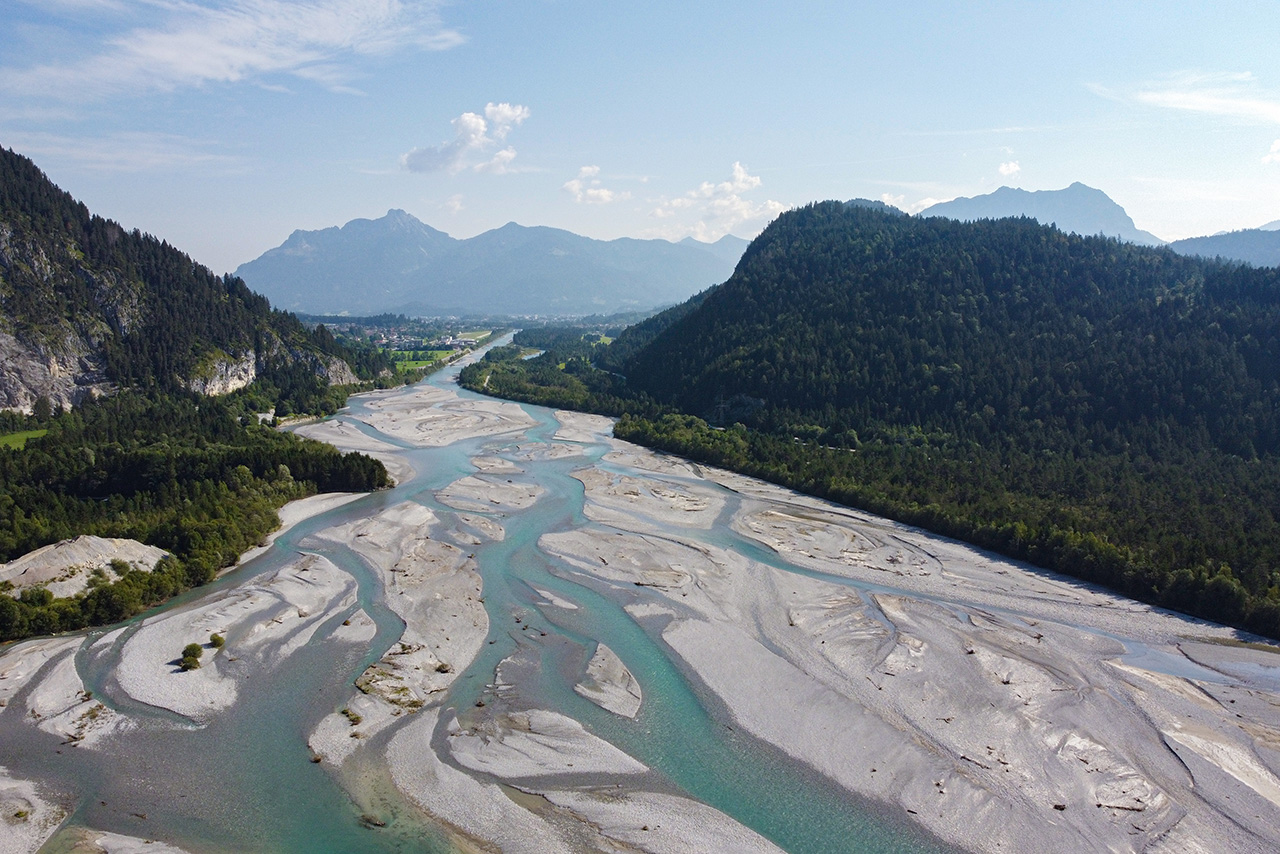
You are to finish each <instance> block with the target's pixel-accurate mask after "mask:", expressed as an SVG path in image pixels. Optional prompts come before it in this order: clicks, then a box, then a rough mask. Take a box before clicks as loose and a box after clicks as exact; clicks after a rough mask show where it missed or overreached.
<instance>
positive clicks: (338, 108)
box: [0, 0, 1280, 270]
mask: <svg viewBox="0 0 1280 854" xmlns="http://www.w3.org/2000/svg"><path fill="white" fill-rule="evenodd" d="M6 18H7V23H8V24H9V26H7V27H6V28H4V31H3V32H2V33H0V49H2V50H3V55H4V59H3V60H2V61H0V69H2V70H3V74H0V144H3V145H5V146H8V147H11V148H13V149H15V150H17V151H19V152H20V153H22V154H25V155H27V156H29V157H31V158H33V159H34V160H35V161H36V162H37V163H38V164H39V165H40V166H41V168H43V169H44V170H45V171H46V172H47V173H48V174H49V176H50V177H51V178H52V179H53V180H54V181H55V182H56V183H58V184H59V185H60V186H62V187H63V188H64V189H66V190H67V191H69V192H71V193H72V194H73V195H74V196H76V197H77V198H79V199H82V200H84V202H85V203H86V204H87V205H88V206H89V207H90V209H91V210H93V211H95V212H97V213H101V214H102V215H104V216H108V217H112V218H115V219H118V220H120V221H121V222H123V223H125V224H127V225H129V226H131V227H137V228H140V229H143V230H145V231H150V232H152V233H155V234H159V235H162V236H164V237H165V239H167V240H169V241H170V242H172V243H174V244H175V245H178V246H180V247H182V248H183V249H184V250H186V251H188V252H190V253H191V254H192V255H193V256H194V257H196V258H197V259H198V260H200V261H202V262H203V263H206V264H209V265H210V266H212V267H214V268H215V269H218V270H231V269H234V268H235V267H237V266H238V265H239V264H241V263H244V262H246V261H248V260H250V259H252V258H255V257H257V256H258V255H260V254H261V253H262V252H264V251H266V250H267V249H270V248H272V247H274V246H277V245H279V244H280V243H281V242H282V241H283V240H284V239H286V238H287V237H288V235H289V234H290V233H292V232H293V231H294V230H297V229H305V230H313V229H320V228H327V227H330V226H334V225H341V224H343V223H346V222H348V221H350V220H352V219H356V218H368V219H376V218H377V217H379V216H382V215H383V214H384V213H385V212H386V211H387V210H389V209H392V208H400V209H403V210H405V211H407V212H409V213H411V214H413V215H414V216H415V217H417V218H418V219H420V220H422V221H423V222H426V223H428V224H430V225H431V226H433V227H435V228H439V229H440V230H442V231H446V232H448V233H449V234H451V235H454V236H458V237H462V238H466V237H471V236H474V235H476V234H479V233H481V232H484V231H487V230H489V229H492V228H496V227H500V226H501V225H502V224H504V223H507V222H510V221H515V222H519V223H521V224H524V225H530V226H550V227H555V228H562V229H566V230H569V231H572V232H575V233H577V234H582V235H584V236H587V237H593V238H597V239H605V240H608V239H614V238H618V237H637V238H652V237H661V238H666V239H669V240H677V241H678V240H680V239H682V238H684V237H688V236H692V237H695V238H697V239H700V240H706V241H713V240H715V239H717V238H718V237H721V236H723V235H724V234H734V235H737V236H739V237H744V238H750V237H752V236H754V235H755V234H756V233H758V232H759V230H760V229H761V228H763V226H764V225H765V224H766V223H767V222H768V221H769V220H770V219H771V218H772V217H773V216H775V215H776V214H777V213H778V212H780V211H781V210H783V209H786V208H790V207H794V206H797V205H802V204H806V203H808V202H811V201H817V200H821V199H850V198H855V197H863V198H869V199H879V200H882V201H886V202H889V203H891V204H895V205H897V206H899V207H901V208H903V209H904V210H907V211H910V212H916V211H919V210H922V209H924V208H925V207H927V206H928V205H929V204H931V203H934V202H937V201H944V200H948V199H952V198H956V197H960V196H969V197H972V196H976V195H982V194H985V193H989V192H991V191H993V190H995V189H996V188H998V187H1000V186H1003V185H1008V186H1013V187H1019V188H1022V189H1027V190H1045V189H1060V188H1063V187H1066V186H1068V185H1069V184H1071V183H1073V182H1076V181H1079V182H1082V183H1084V184H1087V185H1088V186H1090V187H1095V188H1097V189H1100V190H1102V191H1103V192H1105V193H1106V194H1107V195H1108V196H1110V197H1111V198H1112V199H1114V200H1115V201H1116V202H1117V203H1118V204H1120V205H1121V206H1122V207H1124V208H1125V210H1126V211H1127V212H1128V213H1129V215H1130V216H1131V217H1132V218H1133V220H1134V222H1135V223H1136V225H1137V227H1138V228H1140V229H1144V230H1147V231H1150V232H1152V233H1154V234H1156V235H1157V236H1159V237H1160V238H1163V239H1165V240H1177V239H1180V238H1185V237H1193V236H1200V235H1208V234H1214V233H1216V232H1220V231H1231V230H1236V229H1241V228H1256V227H1258V226H1259V225H1261V224H1263V223H1267V222H1270V221H1273V220H1275V219H1276V218H1277V217H1280V201H1278V200H1280V59H1278V58H1277V57H1276V55H1275V52H1274V50H1273V49H1272V46H1273V45H1274V44H1275V43H1276V41H1277V40H1278V37H1280V23H1277V20H1276V17H1275V16H1274V15H1263V14H1260V12H1259V7H1257V6H1256V5H1252V4H1245V3H1237V4H1225V5H1219V6H1215V7H1214V8H1213V9H1211V10H1210V9H1192V8H1179V7H1173V8H1161V9H1159V10H1152V9H1151V8H1149V7H1137V6H1135V7H1118V8H1117V7H1114V6H1112V5H1103V4H1100V3H1071V4H1068V5H1063V6H1054V7H1046V6H1040V5H1034V6H1032V5H1020V4H995V5H989V6H984V7H982V8H980V9H976V10H975V9H970V8H956V7H953V6H951V5H949V4H943V3H928V4H923V5H916V6H913V7H911V8H909V9H907V8H896V7H895V8H881V7H877V6H869V7H862V6H858V5H853V6H833V5H831V4H824V3H804V4H800V5H792V6H789V7H787V8H786V9H785V10H782V9H778V8H775V7H773V6H771V5H769V4H763V3H748V4H741V3H735V4H733V5H728V4H723V3H708V4H698V5H696V6H694V7H688V6H686V5H683V4H682V5H676V4H669V3H658V4H648V5H645V6H644V7H642V8H640V7H637V8H629V7H625V6H610V7H600V6H598V5H595V4H587V3H584V2H575V0H568V1H567V2H556V3H534V4H518V3H470V4H449V3H444V2H434V0H428V2H410V0H385V2H381V3H378V4H368V3H360V2H355V0H303V2H292V3H286V2H284V1H283V0H253V2H249V0H206V2H200V3H195V2H169V0H137V2H127V0H46V1H45V2H39V3H37V2H34V0H17V2H15V3H12V4H10V6H9V8H8V9H7V10H6Z"/></svg>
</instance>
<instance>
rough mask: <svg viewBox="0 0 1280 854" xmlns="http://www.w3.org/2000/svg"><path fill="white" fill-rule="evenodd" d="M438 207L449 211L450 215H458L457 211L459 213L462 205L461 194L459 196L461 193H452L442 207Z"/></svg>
mask: <svg viewBox="0 0 1280 854" xmlns="http://www.w3.org/2000/svg"><path fill="white" fill-rule="evenodd" d="M440 207H442V208H444V209H445V210H447V211H449V212H450V213H458V212H459V211H461V210H462V208H463V204H462V194H461V193H454V194H453V195H452V196H450V197H449V198H447V199H445V200H444V204H443V205H441V206H440Z"/></svg>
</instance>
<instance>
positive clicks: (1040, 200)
mask: <svg viewBox="0 0 1280 854" xmlns="http://www.w3.org/2000/svg"><path fill="white" fill-rule="evenodd" d="M919 215H920V216H945V217H948V218H950V219H958V220H961V221H964V222H972V221H973V220H978V219H1000V218H1002V217H1007V216H1029V217H1031V218H1032V219H1034V220H1037V221H1038V222H1040V223H1043V224H1044V225H1057V226H1058V228H1060V229H1062V230H1063V231H1066V232H1074V233H1076V234H1080V235H1085V236H1089V235H1094V234H1103V235H1106V236H1107V237H1118V238H1119V239H1121V240H1124V241H1127V242H1129V243H1137V244H1138V245H1140V246H1161V245H1163V244H1164V242H1165V241H1163V240H1161V239H1160V238H1158V237H1156V236H1155V235H1154V234H1152V233H1151V232H1149V231H1143V230H1142V229H1140V228H1138V227H1137V226H1136V225H1134V224H1133V219H1132V218H1131V217H1130V216H1129V214H1127V213H1125V209H1124V208H1122V207H1120V205H1118V204H1116V203H1115V202H1114V201H1112V199H1111V197H1110V196H1108V195H1107V194H1106V193H1104V192H1102V191H1101V190H1096V189H1094V188H1093V187H1087V186H1085V185H1084V184H1081V183H1080V182H1078V181H1077V182H1076V183H1074V184H1072V185H1071V186H1069V187H1066V188H1064V189H1061V190H1035V191H1028V190H1020V189H1017V188H1015V187H1001V188H1000V189H998V190H996V191H995V192H993V193H988V194H986V195H983V196H974V197H972V198H959V199H952V200H951V201H949V202H940V203H938V204H936V205H932V206H931V207H927V208H925V209H924V210H923V211H921V212H920V214H919Z"/></svg>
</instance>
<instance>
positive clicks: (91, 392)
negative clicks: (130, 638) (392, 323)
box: [0, 149, 395, 641]
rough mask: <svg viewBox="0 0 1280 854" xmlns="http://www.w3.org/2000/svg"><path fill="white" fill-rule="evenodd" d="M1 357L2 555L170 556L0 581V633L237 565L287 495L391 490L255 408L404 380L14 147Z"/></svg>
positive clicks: (369, 470)
mask: <svg viewBox="0 0 1280 854" xmlns="http://www.w3.org/2000/svg"><path fill="white" fill-rule="evenodd" d="M0 357H2V358H0V563H3V562H6V561H10V560H12V559H15V558H18V557H19V556H21V555H24V554H27V553H29V552H31V551H33V550H35V549H38V548H40V547H42V546H45V545H49V544H52V543H55V542H58V541H60V540H64V539H69V538H72V537H78V536H80V535H86V534H87V535H95V536H97V537H103V538H120V539H125V540H130V539H131V540H138V541H140V542H143V543H146V544H148V545H150V546H155V547H159V548H160V549H163V550H165V551H166V552H168V555H167V556H166V557H165V558H164V559H163V560H161V561H160V562H159V563H158V564H156V565H155V566H154V567H147V568H146V569H150V570H151V571H146V569H143V568H138V567H130V566H129V565H127V564H123V563H121V564H119V565H118V566H117V567H115V571H114V573H113V574H112V575H108V574H107V573H105V572H101V571H100V572H99V573H98V574H97V575H95V576H94V577H92V578H91V579H88V585H89V586H88V588H87V589H86V590H84V591H83V592H81V593H77V594H75V595H72V596H66V597H62V598H55V597H54V596H53V595H52V593H50V591H49V590H48V589H47V588H46V587H44V586H43V585H39V584H36V585H31V584H24V583H18V585H17V586H18V587H19V588H20V589H19V590H15V591H14V592H13V595H3V594H4V592H5V591H8V590H9V589H10V587H11V585H12V584H14V581H12V580H9V579H6V581H5V582H3V583H2V584H0V641H4V640H10V639H14V638H21V637H26V636H29V635H32V634H45V633H50V632H57V631H65V630H71V629H79V628H83V627H85V626H89V625H100V624H104V623H110V622H114V621H116V620H120V619H122V618H124V617H128V616H130V615H132V614H136V613H138V612H139V611H140V610H142V609H143V608H145V607H148V606H150V605H153V604H156V603H158V602H160V601H163V600H164V599H166V598H168V597H169V596H172V595H174V594H175V593H178V592H180V591H182V590H185V589H187V588H188V587H191V586H194V585H198V584H202V583H204V582H206V581H208V580H210V579H211V578H213V577H214V575H215V574H216V573H217V571H218V569H219V568H221V567H223V566H227V565H229V564H232V563H234V562H235V561H236V559H237V558H238V556H239V555H240V554H242V553H243V552H244V551H245V550H246V549H248V548H250V547H252V546H253V545H255V544H256V543H259V542H261V540H262V538H263V537H264V536H265V535H266V534H267V533H268V532H270V531H271V530H273V529H274V528H276V527H277V526H278V525H279V519H278V518H277V516H276V513H275V511H276V509H277V508H279V507H280V506H281V505H282V504H284V503H285V502H287V501H290V500H292V499H295V498H301V497H303V496H306V495H309V494H312V493H315V492H317V491H324V492H329V491H351V492H362V491H366V490H371V489H376V488H379V487H382V486H385V485H387V483H388V478H387V473H386V470H385V469H384V468H383V466H382V464H381V463H379V462H377V461H376V460H373V459H371V458H369V457H367V456H364V455H361V454H340V453H339V452H338V451H337V450H336V449H334V448H332V447H330V446H328V445H323V444H321V443H319V442H312V441H307V440H303V439H299V438H298V437H296V436H294V435H292V434H288V433H281V432H278V431H276V430H273V429H271V428H270V427H268V426H266V425H264V424H262V423H260V421H261V419H260V418H259V417H258V413H260V412H263V411H264V410H269V409H271V408H272V407H275V409H276V411H277V412H278V413H280V414H284V413H287V412H291V411H300V412H331V411H333V410H335V409H336V408H337V407H338V406H341V405H342V402H343V401H344V400H345V397H346V393H347V391H348V390H349V388H348V387H346V386H334V385H332V384H334V383H344V384H345V383H349V382H355V381H356V380H357V374H361V375H364V376H366V377H373V376H374V375H378V379H379V382H386V381H388V380H390V379H394V378H395V375H392V374H391V373H390V372H389V371H388V363H387V362H386V359H385V357H384V356H382V355H381V354H380V353H378V352H376V351H372V350H370V351H365V352H357V351H353V350H350V349H348V348H346V347H344V346H342V345H341V344H340V343H338V342H337V341H335V340H334V339H333V337H332V336H331V335H330V334H329V333H328V332H327V331H326V330H325V329H324V328H323V327H318V328H316V329H314V330H311V329H307V328H306V327H304V326H303V325H302V324H301V323H300V322H299V321H298V319H297V318H295V317H294V316H292V315H290V314H286V313H283V312H279V311H273V310H272V309H271V307H270V305H269V304H268V303H267V301H266V300H265V299H264V298H262V297H260V296H257V295H256V294H253V293H251V292H250V291H249V290H248V288H246V287H245V285H244V283H243V282H241V281H240V280H239V279H236V278H233V277H218V276H215V275H213V274H212V273H211V272H210V271H209V270H207V269H206V268H204V267H202V266H200V265H199V264H196V263H195V262H193V261H192V260H191V259H190V258H189V257H188V256H186V255H185V254H183V253H181V252H179V251H178V250H176V249H174V248H173V247H171V246H169V245H168V244H167V243H164V242H163V241H160V240H158V239H156V238H153V237H150V236H147V235H142V234H139V233H138V232H136V231H134V232H129V231H126V230H125V229H124V228H122V227H121V226H119V225H118V224H116V223H114V222H110V221H108V220H104V219H102V218H101V217H96V216H92V215H90V213H89V212H88V210H86V209H85V207H84V205H82V204H79V203H78V202H76V201H75V200H74V199H72V198H71V197H70V196H69V195H68V194H66V193H64V192H62V191H61V190H59V189H58V188H57V187H55V186H54V185H53V184H52V183H50V182H49V181H48V179H47V178H46V177H45V176H44V175H43V173H41V172H40V170H39V169H37V168H36V166H35V165H34V164H33V163H32V162H31V161H30V160H28V159H26V158H25V157H21V156H19V155H17V154H14V153H13V152H11V151H5V150H3V149H0ZM73 405H74V406H73ZM28 413H29V414H28ZM19 581H20V579H19Z"/></svg>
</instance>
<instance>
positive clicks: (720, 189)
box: [650, 163, 787, 240]
mask: <svg viewBox="0 0 1280 854" xmlns="http://www.w3.org/2000/svg"><path fill="white" fill-rule="evenodd" d="M761 183H762V181H761V179H760V177H759V176H757V175H752V174H750V173H749V172H748V171H747V168H746V167H745V166H743V165H742V164H741V163H734V164H733V173H732V175H731V177H730V178H729V179H728V180H727V181H721V182H719V183H713V182H711V181H703V182H702V183H701V184H699V185H698V186H697V187H696V188H695V189H693V190H690V191H689V192H687V193H685V194H684V195H683V196H677V197H676V198H673V199H663V200H662V201H661V202H660V203H659V204H658V206H657V207H655V208H654V209H653V211H652V212H651V213H650V216H653V217H655V218H657V219H673V218H677V217H684V218H686V222H685V223H684V224H682V225H673V226H672V227H667V228H664V229H663V230H664V231H665V232H666V233H667V234H668V235H669V236H671V235H677V236H691V237H693V238H695V239H697V240H718V239H720V238H721V237H724V236H725V235H726V234H729V233H730V232H731V231H733V229H735V228H737V227H738V226H740V225H743V224H745V223H748V222H752V221H755V220H761V219H764V218H767V217H774V216H777V215H778V214H780V213H782V212H783V211H784V210H786V209H787V207H786V205H784V204H782V203H781V202H776V201H773V200H772V199H770V200H768V201H764V202H755V201H751V200H749V199H744V198H743V195H744V194H746V193H750V192H751V191H753V190H755V189H757V188H758V187H760V185H761ZM687 218H693V221H692V222H688V221H687Z"/></svg>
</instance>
